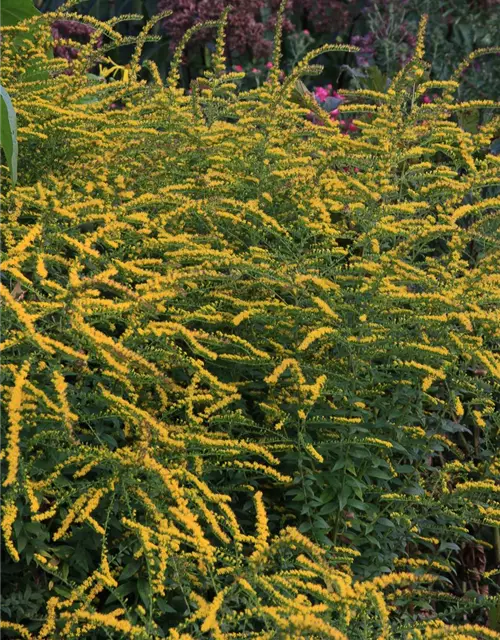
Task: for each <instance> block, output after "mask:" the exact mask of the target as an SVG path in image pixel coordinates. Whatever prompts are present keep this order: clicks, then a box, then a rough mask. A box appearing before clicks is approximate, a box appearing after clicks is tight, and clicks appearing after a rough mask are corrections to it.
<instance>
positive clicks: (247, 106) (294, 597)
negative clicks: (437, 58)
mask: <svg viewBox="0 0 500 640" xmlns="http://www.w3.org/2000/svg"><path fill="white" fill-rule="evenodd" d="M282 8H283V7H282ZM281 15H282V14H281ZM69 17H70V16H68V14H66V13H65V12H56V13H49V14H45V15H44V16H42V17H41V18H36V19H33V20H32V21H31V22H32V24H35V23H36V25H37V29H36V31H35V37H34V38H33V39H25V40H24V41H23V42H22V43H21V44H19V40H16V41H15V42H14V39H15V38H16V37H17V36H18V35H19V34H20V33H23V30H24V29H25V28H27V27H26V24H27V23H25V24H21V25H20V26H17V27H12V28H7V29H4V30H2V41H3V42H2V44H3V54H4V60H3V83H4V84H5V86H6V88H7V90H8V92H9V94H10V95H11V96H12V101H13V103H14V106H15V108H16V111H17V114H18V119H19V122H18V131H19V138H20V147H21V158H20V172H19V173H20V180H19V184H18V186H16V187H14V188H11V187H10V185H8V184H6V185H4V191H3V194H2V211H3V225H2V266H1V273H2V283H1V286H0V292H1V296H2V305H3V311H2V319H3V331H2V339H3V341H2V352H3V367H2V391H3V393H2V397H3V402H4V405H5V408H4V416H5V419H4V420H3V421H2V429H4V431H5V433H4V442H5V444H6V446H5V448H4V450H3V453H2V458H3V464H2V482H3V496H2V500H3V506H2V509H3V520H2V531H3V552H4V563H3V567H2V570H3V576H4V580H5V583H6V585H5V589H4V593H3V603H2V606H3V607H4V613H5V615H4V616H3V620H2V626H3V629H4V630H5V632H6V633H8V634H9V635H13V637H15V636H16V634H17V635H19V636H21V637H26V638H29V637H33V636H34V637H37V638H47V637H58V636H67V637H68V638H73V637H93V638H105V637H108V638H109V637H117V638H120V637H124V636H125V637H138V638H142V637H144V638H148V637H168V638H171V639H172V640H179V639H183V640H188V639H189V638H202V637H212V638H214V639H222V638H229V637H245V638H262V639H264V638H269V639H271V638H276V639H278V638H292V637H305V638H318V639H319V638H334V639H343V638H349V639H350V640H351V639H354V640H357V639H358V638H359V640H361V639H362V638H401V639H402V638H406V639H410V638H411V639H417V638H456V639H457V640H458V639H460V640H464V639H465V638H482V637H484V638H491V639H493V638H498V637H499V635H498V634H497V633H495V632H494V631H493V630H488V629H483V628H481V627H479V626H476V625H474V624H470V625H465V626H462V627H461V628H460V629H458V628H455V627H454V626H450V624H451V623H452V622H454V616H455V618H456V621H458V620H459V619H461V620H463V617H464V615H465V614H467V613H470V612H471V611H472V610H473V609H477V608H478V606H479V605H481V606H482V607H483V608H484V607H493V606H494V605H495V604H496V600H495V593H494V590H493V589H494V586H495V583H494V581H493V580H492V576H493V574H494V570H493V571H491V570H490V571H486V566H485V567H484V568H483V570H482V572H479V573H480V575H479V580H478V582H481V583H483V584H484V583H485V584H487V585H488V586H491V594H490V595H488V596H483V599H482V600H481V601H480V602H478V601H474V600H471V599H467V598H465V599H460V598H459V597H458V596H461V595H463V593H462V591H461V590H460V588H461V585H460V583H458V585H457V584H454V583H453V579H454V569H455V567H457V566H458V568H459V570H460V565H458V562H457V560H458V557H457V556H458V553H457V552H458V551H459V550H460V547H459V544H464V545H465V543H468V544H469V545H476V547H475V548H477V545H479V544H482V545H483V549H484V548H487V546H488V544H491V543H489V540H488V536H490V537H491V533H492V528H494V529H497V528H498V527H499V526H500V505H499V501H498V479H499V475H500V460H499V458H498V446H497V445H498V424H499V419H498V412H497V411H496V405H495V402H497V400H498V396H497V383H498V379H499V377H500V369H499V364H500V363H499V361H498V356H497V354H496V351H495V349H496V348H497V343H498V312H497V310H496V308H495V304H496V300H497V297H498V284H499V283H498V276H497V273H498V257H499V252H498V234H497V225H498V204H499V202H500V200H499V198H498V196H497V193H496V191H495V190H496V189H497V185H498V177H499V176H498V173H499V171H498V157H497V156H495V155H493V154H491V153H489V145H490V143H491V141H492V139H493V138H494V137H495V135H496V133H497V129H498V119H496V120H494V119H492V120H490V121H487V120H486V119H485V121H484V123H483V125H482V126H481V129H480V131H479V132H477V133H474V134H473V133H469V132H466V131H464V130H463V129H461V128H460V127H459V126H458V124H457V121H456V119H457V114H461V113H462V112H463V111H465V110H467V109H470V108H477V109H494V108H495V104H494V103H492V102H490V101H478V102H475V103H466V104H463V103H458V102H457V101H456V100H455V97H454V92H455V91H456V89H457V86H458V83H457V78H458V74H459V72H460V70H461V68H459V69H458V71H457V74H456V76H455V77H454V78H452V79H451V80H450V81H448V82H438V83H433V82H422V77H423V74H424V72H425V63H424V62H423V26H424V25H422V29H421V32H420V34H419V39H418V43H417V49H416V52H415V54H414V58H413V60H412V62H411V64H410V65H408V66H407V68H405V69H404V71H403V72H402V73H400V74H399V75H398V76H397V77H396V78H395V79H394V81H393V83H392V85H391V88H390V89H389V90H388V91H387V92H386V93H382V92H375V91H366V90H360V91H350V92H343V95H344V97H345V98H346V100H345V103H343V105H342V110H343V112H345V113H346V114H351V115H352V116H353V117H354V120H353V123H354V124H355V126H356V127H358V130H357V131H355V132H353V135H351V136H349V135H342V134H343V131H342V129H341V127H340V126H339V123H338V122H337V121H335V120H332V119H330V118H329V117H328V115H325V113H324V111H322V109H321V107H320V106H319V105H318V104H317V102H316V101H315V100H314V99H311V98H310V97H308V96H307V95H304V97H303V100H304V101H305V104H304V106H299V105H297V104H296V103H295V102H294V101H293V100H292V99H291V98H292V94H293V90H294V87H295V86H296V81H297V80H298V78H299V77H300V76H301V75H304V74H310V75H313V74H314V73H317V72H319V71H320V69H319V68H318V67H317V66H315V65H312V64H311V61H312V59H313V58H314V57H315V56H316V55H319V54H321V53H324V52H325V51H327V50H330V49H331V50H333V51H342V50H344V49H346V48H345V47H344V48H342V47H339V46H337V45H331V46H329V47H325V48H323V49H321V50H319V51H317V52H315V53H312V54H310V55H309V56H306V58H305V59H304V61H303V62H302V63H300V64H299V65H298V67H297V69H296V70H295V71H294V72H293V73H292V74H291V75H290V76H288V77H286V78H284V79H283V81H280V79H279V69H280V50H279V47H277V48H276V49H275V53H274V57H273V63H272V67H271V68H270V69H269V76H268V81H267V82H266V83H264V84H263V85H262V86H261V87H259V88H258V89H255V90H250V91H244V92H239V91H238V82H239V81H240V80H241V79H242V73H240V72H231V73H226V71H225V69H226V66H227V63H226V61H225V59H224V33H223V26H224V19H222V20H220V21H219V24H218V37H217V47H216V50H215V53H214V57H213V70H212V71H210V72H207V73H206V74H205V76H204V77H203V78H202V79H201V80H199V81H195V82H193V83H192V85H191V86H192V92H191V95H190V96H187V95H186V94H185V92H184V91H182V90H180V89H179V88H178V85H179V77H180V75H179V65H180V62H181V57H182V51H183V47H184V45H185V44H186V42H187V38H188V36H189V35H190V34H188V35H187V36H186V37H185V39H184V40H182V41H181V45H180V48H178V49H177V50H176V53H175V55H174V61H173V65H172V68H171V71H170V74H169V77H168V79H167V82H166V85H165V84H164V83H163V82H162V80H161V78H160V76H159V74H158V70H157V68H156V66H155V65H154V64H153V63H148V64H147V65H146V66H145V68H144V69H141V67H140V64H139V60H140V55H141V49H142V47H143V46H144V44H145V42H146V40H147V38H148V35H147V34H148V31H149V29H151V27H152V23H150V24H148V25H147V26H146V29H145V31H144V32H143V34H141V35H140V36H139V37H138V39H137V42H136V50H135V54H134V57H133V58H132V61H131V64H130V69H129V74H128V75H127V76H126V77H125V76H124V77H122V78H118V79H116V80H114V81H112V82H108V83H101V82H98V83H95V82H93V80H92V78H91V77H89V76H88V74H87V69H89V68H92V67H93V66H95V64H96V63H97V62H98V60H99V59H100V56H102V55H103V53H105V51H104V52H103V51H97V50H96V49H95V47H94V45H93V43H92V42H90V43H88V44H82V45H81V46H80V49H79V51H78V55H77V56H76V58H75V59H73V60H72V61H71V69H72V72H73V73H72V74H71V75H68V74H66V73H65V71H66V70H67V69H68V66H69V64H70V62H69V61H68V60H66V59H64V58H58V59H57V58H56V59H52V60H51V59H48V57H47V51H48V50H49V46H48V45H49V44H50V42H51V32H50V25H51V24H52V23H53V22H54V20H58V19H61V20H64V19H69ZM82 20H83V21H84V22H86V21H88V23H89V24H91V25H92V26H94V27H95V28H96V29H97V31H96V36H97V35H100V34H103V35H104V36H106V38H107V39H109V40H110V41H111V42H112V44H113V45H114V46H116V45H120V44H123V43H124V41H126V39H125V38H123V37H122V36H120V35H119V34H118V33H117V32H116V31H114V30H113V28H112V26H113V25H112V24H111V25H110V24H98V23H96V22H95V21H91V20H90V19H87V18H82ZM280 28H281V22H278V28H277V38H276V40H277V42H279V40H280V35H281V32H280ZM108 46H109V47H110V46H111V45H106V47H108ZM347 50H350V49H349V48H347ZM26 59H30V60H33V59H34V60H36V61H37V64H39V65H40V67H43V68H44V69H48V70H49V71H50V78H49V79H48V80H46V81H44V82H43V83H40V81H37V80H32V81H30V82H26V81H25V78H23V68H24V65H23V62H24V61H25V60H26ZM146 72H147V73H148V74H149V76H148V81H146V80H145V79H143V78H144V75H145V73H146ZM139 73H141V75H140V76H139ZM429 91H430V92H436V93H437V97H436V99H435V100H434V101H433V102H432V103H426V102H424V101H423V100H421V99H420V98H421V96H423V95H425V94H426V92H429ZM116 104H120V105H122V108H120V109H116V108H113V109H110V106H111V105H116ZM310 111H313V113H314V114H315V116H316V117H317V119H318V123H316V124H313V123H311V122H309V121H308V119H307V118H306V115H307V114H308V113H309V112H310ZM366 112H370V113H374V114H375V117H374V118H372V119H371V120H370V121H369V122H367V121H366V118H363V114H364V113H366ZM356 116H357V117H356ZM321 122H322V124H320V123H321ZM354 167H356V168H358V172H357V173H356V174H354V171H351V169H354ZM305 534H307V536H308V537H306V535H305ZM483 538H486V539H483ZM486 564H488V562H486ZM19 569H21V570H19ZM380 574H387V575H380ZM446 576H450V577H449V578H446ZM476 578H477V574H476ZM469 579H470V576H465V577H464V581H465V582H466V583H467V580H469ZM450 583H451V584H450ZM419 585H420V586H421V588H420V587H419ZM429 585H431V586H430V587H429ZM432 585H434V586H432ZM422 603H423V604H422ZM423 611H427V613H428V614H429V612H430V615H431V617H432V620H431V621H425V620H424V616H423V614H422V612H423ZM471 615H472V614H471ZM446 623H448V624H446Z"/></svg>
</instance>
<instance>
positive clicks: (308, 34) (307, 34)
mask: <svg viewBox="0 0 500 640" xmlns="http://www.w3.org/2000/svg"><path fill="white" fill-rule="evenodd" d="M302 33H303V34H304V35H305V36H310V35H311V34H310V32H309V29H304V31H303V32H302Z"/></svg>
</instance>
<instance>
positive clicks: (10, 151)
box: [0, 85, 18, 184]
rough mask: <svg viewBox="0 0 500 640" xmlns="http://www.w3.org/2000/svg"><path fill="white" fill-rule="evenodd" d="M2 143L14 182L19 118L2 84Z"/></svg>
mask: <svg viewBox="0 0 500 640" xmlns="http://www.w3.org/2000/svg"><path fill="white" fill-rule="evenodd" d="M0 145H1V147H2V149H3V152H4V154H5V159H6V160H7V165H8V167H9V170H10V177H11V180H12V184H16V182H17V154H18V151H17V118H16V112H15V111H14V107H13V106H12V102H11V99H10V96H9V94H8V93H7V91H6V90H5V89H4V88H3V87H2V86H1V85H0Z"/></svg>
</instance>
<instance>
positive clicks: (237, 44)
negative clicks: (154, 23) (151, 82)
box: [158, 0, 293, 58]
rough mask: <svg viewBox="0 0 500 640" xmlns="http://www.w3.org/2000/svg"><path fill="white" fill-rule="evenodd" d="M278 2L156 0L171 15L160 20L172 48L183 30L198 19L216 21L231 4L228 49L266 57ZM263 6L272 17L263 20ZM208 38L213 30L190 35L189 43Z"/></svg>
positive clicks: (255, 0) (286, 23) (197, 21)
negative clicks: (170, 12)
mask: <svg viewBox="0 0 500 640" xmlns="http://www.w3.org/2000/svg"><path fill="white" fill-rule="evenodd" d="M278 4H279V2H277V1H276V0H271V2H269V0H230V1H229V0H159V1H158V10H159V11H164V10H166V9H169V10H171V11H172V15H171V16H169V17H168V18H166V19H165V20H164V23H163V27H164V29H165V31H166V33H167V34H168V35H169V37H170V46H171V48H172V49H173V48H175V46H176V45H177V43H178V42H179V41H180V39H181V38H182V36H183V35H184V34H185V32H186V31H187V29H189V28H190V27H192V26H193V25H194V24H198V23H199V22H205V21H206V20H217V19H218V18H219V17H220V16H221V14H222V12H223V11H224V9H225V8H226V7H227V6H228V5H231V7H232V9H231V11H230V13H229V17H228V29H227V44H228V48H229V50H230V51H234V52H235V53H239V54H244V53H251V54H252V56H254V57H256V58H267V57H269V55H270V53H271V51H272V48H273V43H272V32H273V29H274V25H275V19H276V17H275V16H276V8H277V5H278ZM265 8H271V9H272V10H273V11H272V17H271V18H269V19H268V20H265V21H263V19H262V10H263V9H265ZM284 28H285V30H287V31H289V30H291V29H293V25H292V24H291V23H290V22H289V21H288V20H286V21H285V25H284ZM210 40H213V33H210V32H207V31H202V32H200V33H199V34H197V35H196V36H195V37H194V38H193V43H197V44H204V43H206V42H208V41H210Z"/></svg>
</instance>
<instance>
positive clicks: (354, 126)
mask: <svg viewBox="0 0 500 640" xmlns="http://www.w3.org/2000/svg"><path fill="white" fill-rule="evenodd" d="M347 128H348V129H349V131H357V130H358V127H357V126H356V125H355V124H354V122H350V123H349V126H348V127H347Z"/></svg>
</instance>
